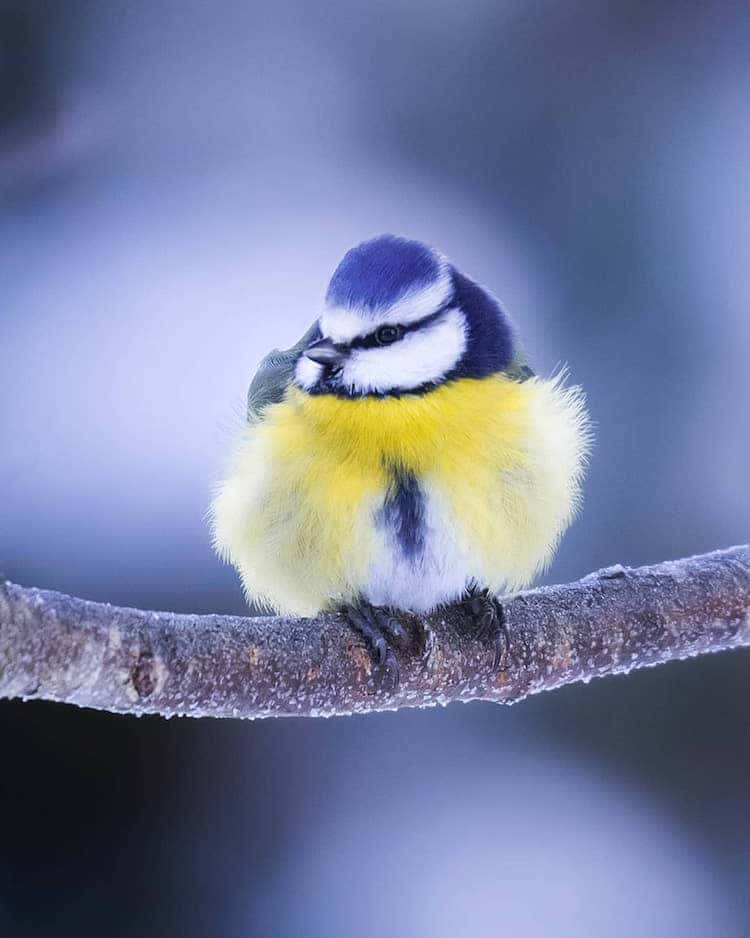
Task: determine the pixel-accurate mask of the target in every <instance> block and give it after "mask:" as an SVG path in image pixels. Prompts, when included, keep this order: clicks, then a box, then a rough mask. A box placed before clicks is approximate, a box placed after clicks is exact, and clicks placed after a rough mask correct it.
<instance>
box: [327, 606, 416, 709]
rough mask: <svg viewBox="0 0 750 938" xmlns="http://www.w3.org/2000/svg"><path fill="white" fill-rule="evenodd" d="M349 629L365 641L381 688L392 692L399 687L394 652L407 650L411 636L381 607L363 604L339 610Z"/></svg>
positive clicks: (397, 665)
mask: <svg viewBox="0 0 750 938" xmlns="http://www.w3.org/2000/svg"><path fill="white" fill-rule="evenodd" d="M341 612H342V615H343V616H344V618H345V619H346V621H347V622H348V623H349V625H350V626H351V627H352V628H353V629H354V631H355V632H357V633H358V634H359V635H360V636H361V637H362V638H363V639H364V641H365V644H366V645H367V648H368V650H369V652H370V655H371V657H372V660H373V664H374V666H375V671H376V672H377V677H378V679H379V683H380V687H381V688H382V689H383V690H387V691H395V690H396V688H397V687H398V684H399V679H400V676H401V674H400V667H399V663H398V657H397V655H396V649H406V648H408V647H409V645H410V644H411V641H412V639H411V635H410V634H409V631H408V630H407V629H406V627H405V626H404V625H403V624H402V623H401V622H399V620H398V619H397V618H396V617H395V615H394V613H393V612H392V611H391V610H390V609H387V608H386V607H384V606H373V605H371V604H370V603H366V602H357V603H351V604H348V605H346V606H344V607H343V608H342V610H341Z"/></svg>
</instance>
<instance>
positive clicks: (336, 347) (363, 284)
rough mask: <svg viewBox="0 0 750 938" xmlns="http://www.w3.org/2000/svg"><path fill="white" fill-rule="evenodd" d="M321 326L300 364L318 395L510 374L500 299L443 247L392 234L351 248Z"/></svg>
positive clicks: (417, 387)
mask: <svg viewBox="0 0 750 938" xmlns="http://www.w3.org/2000/svg"><path fill="white" fill-rule="evenodd" d="M319 331H320V338H318V339H316V341H314V342H312V343H311V344H310V345H308V347H307V348H306V349H304V352H303V354H302V355H301V356H300V358H299V361H298V362H297V366H296V371H295V381H296V383H297V384H298V385H299V386H300V387H302V388H304V389H305V390H307V391H309V392H310V393H333V394H343V395H347V396H351V397H360V396H364V395H368V394H374V395H381V394H399V393H407V392H412V393H416V392H421V391H428V390H430V389H432V388H435V387H437V386H438V385H440V384H442V383H443V382H445V381H448V380H450V379H451V378H456V377H474V378H480V377H484V376H486V375H488V374H492V373H493V372H498V371H503V370H504V369H505V368H507V367H508V366H509V365H510V363H511V361H512V359H513V353H514V349H513V332H512V329H511V326H510V323H509V321H508V318H507V316H506V315H505V313H504V312H503V310H502V309H501V307H500V305H499V303H498V302H497V300H496V299H494V297H492V296H491V295H490V294H489V293H487V292H486V291H485V290H484V289H483V288H482V287H480V286H479V285H478V284H476V283H474V282H473V281H471V280H469V278H468V277H465V276H464V275H463V274H461V273H459V272H458V271H457V270H455V268H453V267H452V265H451V264H450V263H449V262H448V261H447V260H446V259H445V258H444V257H443V256H442V255H441V254H439V253H438V252H437V251H435V250H433V249H432V248H429V247H427V246H426V245H424V244H422V243H421V242H419V241H409V240H407V239H406V238H397V237H394V236H393V235H382V236H380V237H378V238H373V239H372V240H371V241H365V242H364V243H363V244H359V245H357V247H355V248H352V249H351V250H350V251H349V252H347V254H345V255H344V258H343V260H342V261H341V263H340V264H339V266H338V267H337V268H336V271H335V272H334V274H333V277H332V278H331V282H330V284H329V286H328V291H327V293H326V302H325V309H324V311H323V313H322V315H321V317H320V320H319Z"/></svg>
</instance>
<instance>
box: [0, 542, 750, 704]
mask: <svg viewBox="0 0 750 938" xmlns="http://www.w3.org/2000/svg"><path fill="white" fill-rule="evenodd" d="M503 608H504V613H505V622H506V624H507V630H508V634H509V637H510V644H509V648H508V652H507V654H505V655H504V656H503V657H502V660H501V661H500V663H499V665H498V666H495V662H494V658H495V654H494V648H493V647H491V646H490V645H488V644H486V643H483V642H481V641H479V640H478V639H477V638H476V623H475V622H472V620H471V613H470V612H469V611H468V608H467V607H466V606H451V607H448V608H446V609H443V610H440V611H438V612H436V613H433V614H431V615H429V616H421V617H419V618H418V619H416V618H415V617H413V616H409V615H403V616H402V617H401V618H402V621H403V622H404V623H405V624H407V625H410V626H411V627H412V629H415V626H419V628H420V629H421V630H422V631H423V632H424V633H425V634H426V635H427V641H426V642H425V643H424V647H421V648H417V647H416V646H415V647H413V648H412V649H411V650H408V651H402V652H401V653H400V654H399V659H400V667H401V681H400V684H399V686H398V688H397V689H396V690H395V691H386V690H384V689H382V688H381V687H380V686H379V681H378V676H377V673H373V671H372V666H371V662H370V656H369V654H368V653H367V651H366V650H365V648H364V646H363V645H362V644H361V642H360V640H359V639H358V638H357V636H356V635H354V633H353V632H351V631H350V630H349V628H348V627H347V626H346V625H345V623H344V622H343V620H342V619H341V618H340V617H339V616H337V615H335V614H330V615H325V616H321V617H320V618H318V619H289V618H239V617H234V616H216V615H213V616H189V615H187V616H186V615H176V614H173V613H166V612H161V613H157V612H145V611H141V610H138V609H124V608H118V607H115V606H110V605H106V604H101V603H92V602H87V601H86V600H83V599H77V598H75V597H72V596H66V595H63V594H61V593H52V592H47V591H44V590H37V589H29V588H26V587H22V586H17V585H15V584H13V583H9V582H3V583H0V698H1V697H22V698H24V699H31V698H41V699H45V700H56V701H63V702H67V703H74V704H78V705H79V706H84V707H95V708H97V709H100V710H109V711H112V712H117V713H135V714H140V713H160V714H162V715H164V716H172V715H177V714H184V715H188V716H196V717H198V716H214V717H245V718H255V717H268V716H292V715H298V716H330V715H334V714H348V713H354V712H364V711H372V710H391V709H398V708H399V707H426V706H432V705H434V704H438V703H441V704H442V703H448V702H450V701H453V700H491V701H496V702H498V703H512V702H514V701H517V700H521V699H523V698H524V697H526V696H527V695H529V694H533V693H537V692H539V691H543V690H551V689H553V688H555V687H559V686H560V685H562V684H569V683H572V682H574V681H588V680H590V679H591V678H593V677H600V676H603V675H607V674H621V673H626V672H627V671H630V670H631V669H633V668H641V667H648V666H650V665H656V664H661V663H663V662H667V661H672V660H676V659H679V658H687V657H691V656H693V655H700V654H705V653H707V652H713V651H721V650H724V649H728V648H736V647H739V646H750V546H744V547H734V548H731V549H729V550H724V551H716V552H714V553H711V554H705V555H703V556H700V557H691V558H688V559H686V560H676V561H668V562H666V563H661V564H656V565H655V566H650V567H639V568H633V569H630V568H627V567H621V566H615V567H610V568H608V569H606V570H601V571H599V572H598V573H593V574H590V575H589V576H587V577H584V579H582V580H579V581H578V582H576V583H570V584H567V585H563V586H551V587H544V588H541V589H536V590H531V591H529V592H526V593H519V594H517V595H515V596H512V597H509V598H507V599H505V600H503ZM415 631H416V630H415Z"/></svg>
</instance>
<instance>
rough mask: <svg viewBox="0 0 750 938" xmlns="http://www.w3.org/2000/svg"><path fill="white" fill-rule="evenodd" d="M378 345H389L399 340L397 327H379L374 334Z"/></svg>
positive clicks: (399, 334) (399, 333) (399, 331)
mask: <svg viewBox="0 0 750 938" xmlns="http://www.w3.org/2000/svg"><path fill="white" fill-rule="evenodd" d="M375 338H376V339H377V343H378V345H390V344H391V343H392V342H395V341H397V339H400V338H401V329H400V328H399V326H381V327H380V328H379V329H378V331H377V332H376V333H375Z"/></svg>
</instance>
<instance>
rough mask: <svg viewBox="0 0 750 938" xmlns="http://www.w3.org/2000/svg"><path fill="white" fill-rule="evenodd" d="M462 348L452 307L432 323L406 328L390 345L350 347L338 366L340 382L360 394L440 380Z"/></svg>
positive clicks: (461, 329)
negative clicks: (369, 347)
mask: <svg viewBox="0 0 750 938" xmlns="http://www.w3.org/2000/svg"><path fill="white" fill-rule="evenodd" d="M465 350H466V325H465V320H464V317H463V313H461V312H460V311H459V310H457V309H452V310H449V311H448V312H447V313H446V314H445V316H443V317H441V318H440V319H439V320H438V321H437V322H436V323H435V324H434V325H431V326H428V327H425V328H423V329H418V330H416V331H415V332H408V333H407V334H406V335H405V336H404V337H403V339H401V340H400V341H398V342H394V343H393V345H386V346H382V347H376V348H371V349H354V350H353V351H352V353H351V355H350V356H349V357H348V358H347V360H346V363H345V364H344V367H343V369H342V372H341V383H342V385H343V386H344V387H345V388H347V389H350V390H352V391H353V392H355V393H360V394H368V393H372V392H375V393H384V392H386V391H392V390H403V391H408V390H411V389H413V388H418V387H420V386H422V385H424V384H428V383H430V382H435V383H437V382H438V381H440V380H441V379H442V378H444V377H445V375H446V374H447V373H448V372H449V371H450V370H451V369H452V368H453V367H454V366H455V365H456V364H457V362H458V361H459V359H460V358H461V356H462V355H463V353H464V351H465Z"/></svg>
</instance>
